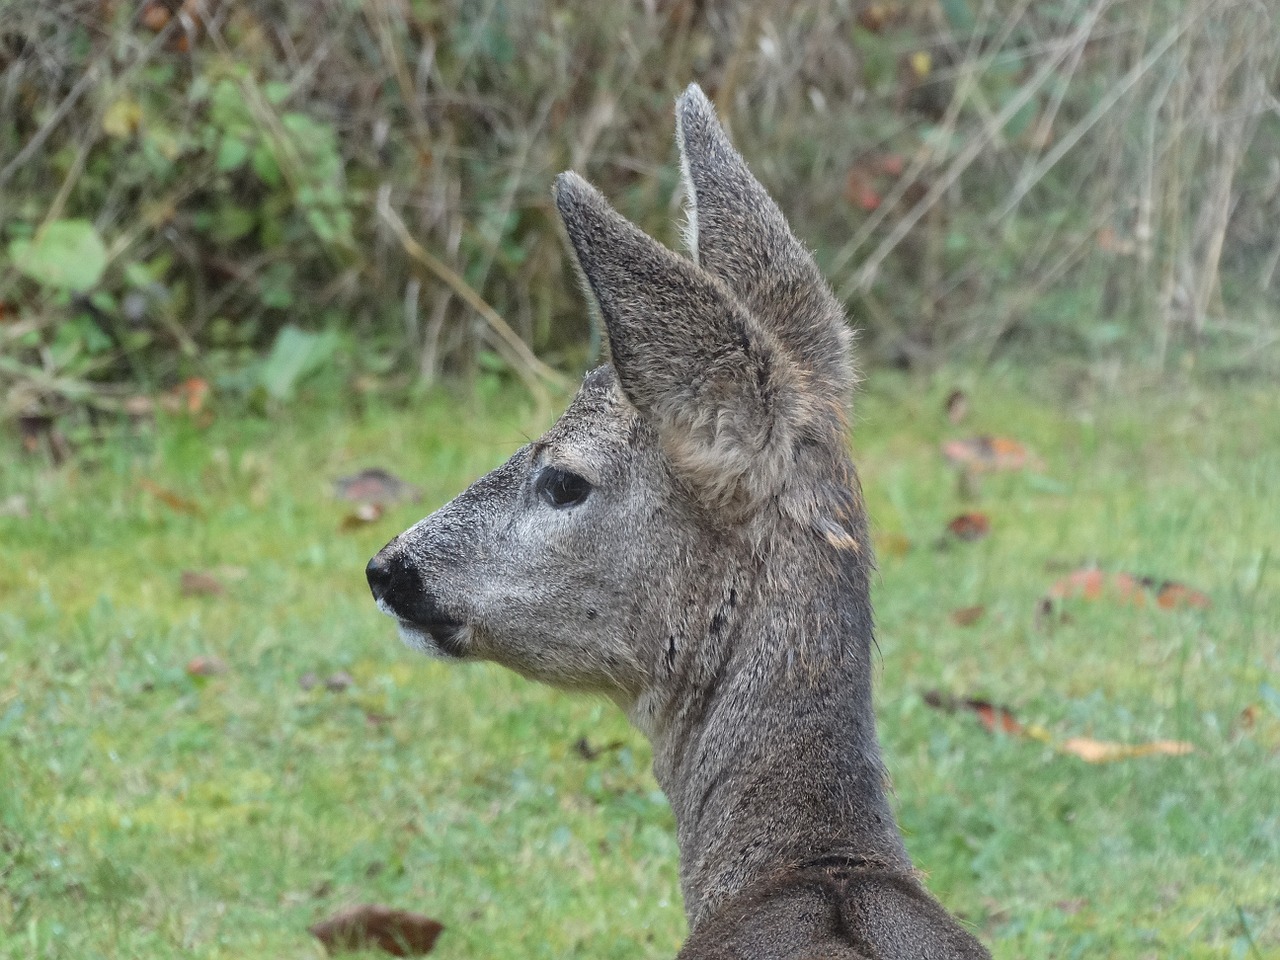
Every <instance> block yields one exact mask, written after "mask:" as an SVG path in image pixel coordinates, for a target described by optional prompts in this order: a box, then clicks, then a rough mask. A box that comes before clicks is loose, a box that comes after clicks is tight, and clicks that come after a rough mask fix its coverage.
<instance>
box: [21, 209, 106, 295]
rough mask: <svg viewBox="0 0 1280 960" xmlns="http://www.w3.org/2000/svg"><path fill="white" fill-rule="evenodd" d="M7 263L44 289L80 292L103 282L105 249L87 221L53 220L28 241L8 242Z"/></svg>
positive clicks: (95, 231)
mask: <svg viewBox="0 0 1280 960" xmlns="http://www.w3.org/2000/svg"><path fill="white" fill-rule="evenodd" d="M9 259H10V260H12V261H13V265H14V266H15V267H16V268H17V269H18V270H19V271H20V272H22V273H23V274H25V275H26V276H28V277H30V278H31V279H32V280H35V281H36V282H37V283H41V284H43V285H44V286H46V287H51V288H52V289H55V290H72V291H82V290H87V289H89V288H90V287H92V286H94V285H95V284H96V283H97V282H98V281H99V280H101V279H102V274H103V271H105V270H106V269H107V248H106V245H105V244H104V243H103V242H102V238H101V237H100V236H98V231H97V230H96V229H94V226H93V224H92V223H90V222H89V221H88V220H55V221H53V222H52V223H50V224H49V225H48V226H46V227H45V228H44V229H43V230H40V231H38V232H37V233H36V235H35V236H34V237H33V238H32V239H30V240H24V239H16V240H13V241H11V242H10V243H9Z"/></svg>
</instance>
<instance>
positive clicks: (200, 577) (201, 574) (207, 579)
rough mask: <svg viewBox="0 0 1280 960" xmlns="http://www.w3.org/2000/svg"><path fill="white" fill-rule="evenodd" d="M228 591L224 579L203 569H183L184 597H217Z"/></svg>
mask: <svg viewBox="0 0 1280 960" xmlns="http://www.w3.org/2000/svg"><path fill="white" fill-rule="evenodd" d="M226 592H227V588H226V587H224V586H223V585H222V581H221V580H219V579H218V578H217V577H215V576H214V575H213V574H212V573H206V572H205V571H203V570H183V571H182V595H183V596H184V597H217V596H221V595H222V594H224V593H226Z"/></svg>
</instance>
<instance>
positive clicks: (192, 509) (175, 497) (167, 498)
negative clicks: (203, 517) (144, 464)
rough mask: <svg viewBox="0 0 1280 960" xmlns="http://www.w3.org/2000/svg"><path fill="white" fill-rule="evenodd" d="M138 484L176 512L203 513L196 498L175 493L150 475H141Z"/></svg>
mask: <svg viewBox="0 0 1280 960" xmlns="http://www.w3.org/2000/svg"><path fill="white" fill-rule="evenodd" d="M138 486H140V487H141V488H142V489H143V490H145V491H147V493H149V494H151V496H153V497H155V498H156V499H157V500H159V501H160V502H161V503H163V504H164V505H165V506H166V507H168V508H169V509H170V510H173V511H174V512H176V513H188V514H191V515H192V516H197V517H198V516H199V515H200V513H201V510H200V506H199V504H197V503H196V502H195V501H194V500H188V499H187V498H186V497H183V496H180V495H179V494H176V493H174V492H173V491H172V490H170V489H169V488H168V487H162V486H160V484H158V483H156V482H155V481H154V480H152V479H150V478H149V477H139V478H138Z"/></svg>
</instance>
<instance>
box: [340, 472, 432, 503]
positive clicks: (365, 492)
mask: <svg viewBox="0 0 1280 960" xmlns="http://www.w3.org/2000/svg"><path fill="white" fill-rule="evenodd" d="M333 494H334V496H336V497H337V498H338V499H339V500H346V501H347V502H348V503H376V504H379V505H381V506H386V505H387V504H391V503H399V502H401V501H412V502H414V503H417V502H418V501H419V500H421V499H422V491H421V490H420V489H418V488H417V487H415V486H414V485H413V484H410V483H405V482H404V481H403V480H401V479H400V478H399V477H397V476H396V475H395V474H393V473H391V472H390V471H389V470H383V469H382V468H380V467H370V468H369V469H367V470H361V471H360V472H359V473H353V474H351V476H349V477H339V478H338V479H337V480H335V481H333Z"/></svg>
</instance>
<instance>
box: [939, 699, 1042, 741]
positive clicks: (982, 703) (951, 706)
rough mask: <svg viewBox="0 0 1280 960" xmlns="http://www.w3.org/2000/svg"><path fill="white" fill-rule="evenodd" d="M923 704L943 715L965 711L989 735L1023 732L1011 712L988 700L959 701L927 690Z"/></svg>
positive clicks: (1018, 733)
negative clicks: (973, 717) (939, 711)
mask: <svg viewBox="0 0 1280 960" xmlns="http://www.w3.org/2000/svg"><path fill="white" fill-rule="evenodd" d="M923 699H924V702H925V703H927V704H928V705H929V706H931V707H933V708H934V709H935V710H941V711H943V712H944V713H956V712H958V711H960V710H967V711H969V712H970V713H972V714H974V715H975V716H977V718H978V720H979V721H980V722H981V723H982V725H983V726H984V727H985V728H986V729H987V731H988V732H990V733H996V732H997V731H998V732H1000V733H1008V734H1013V735H1015V736H1017V735H1021V734H1022V733H1024V732H1025V730H1024V729H1023V726H1022V724H1021V723H1019V722H1018V718H1017V717H1015V716H1014V715H1013V711H1012V710H1010V709H1009V708H1008V707H1002V706H1000V705H999V704H994V703H992V702H991V701H990V700H976V699H970V698H966V699H961V698H959V697H954V696H952V695H951V694H947V693H941V692H939V691H937V690H929V691H927V692H926V693H924V694H923Z"/></svg>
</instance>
